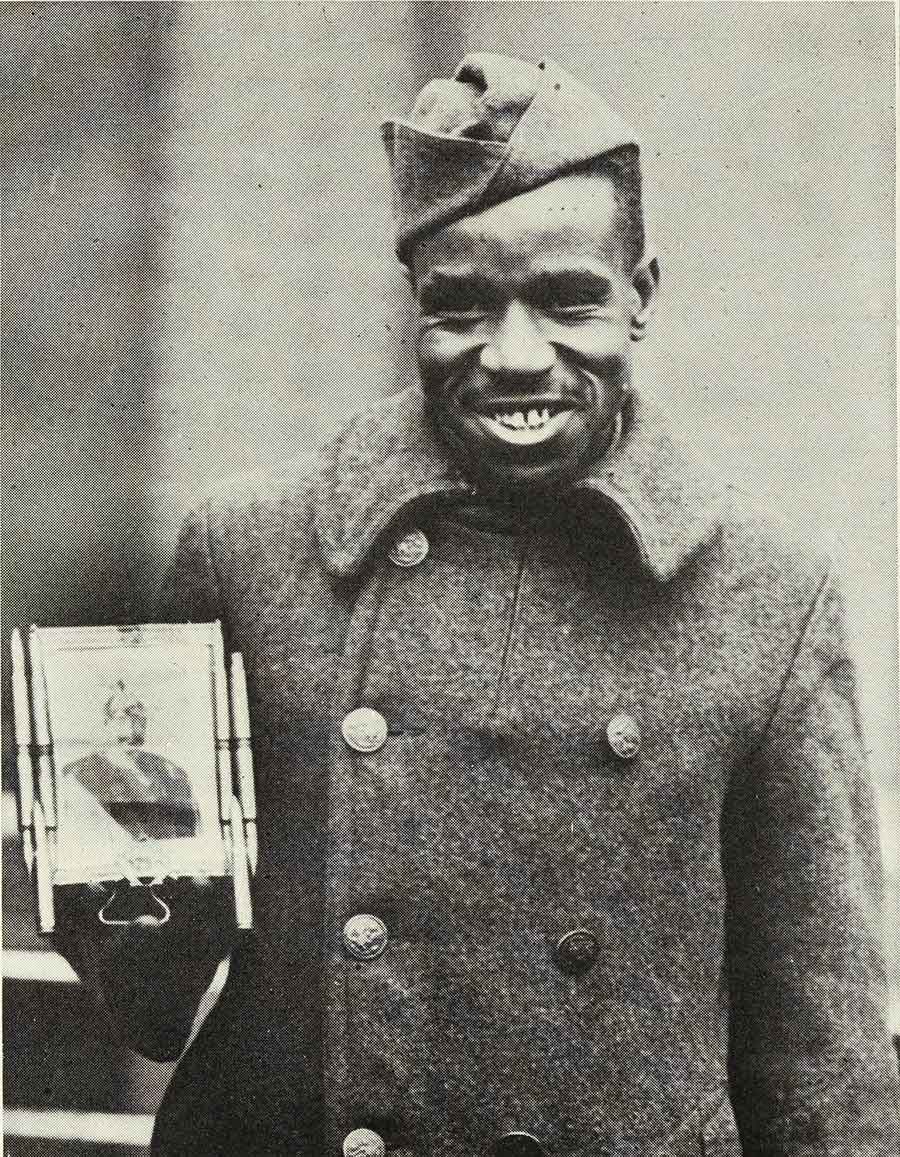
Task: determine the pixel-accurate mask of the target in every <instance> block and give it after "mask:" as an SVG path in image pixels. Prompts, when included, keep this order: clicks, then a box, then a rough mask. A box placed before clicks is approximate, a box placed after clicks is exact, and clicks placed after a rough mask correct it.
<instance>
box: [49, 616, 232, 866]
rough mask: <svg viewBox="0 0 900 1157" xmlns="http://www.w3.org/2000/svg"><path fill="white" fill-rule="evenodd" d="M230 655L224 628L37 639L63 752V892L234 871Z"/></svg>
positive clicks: (53, 738)
mask: <svg viewBox="0 0 900 1157" xmlns="http://www.w3.org/2000/svg"><path fill="white" fill-rule="evenodd" d="M220 655H221V634H220V632H219V629H218V626H217V625H215V624H200V625H193V624H189V625H184V626H143V627H83V628H65V627H64V628H43V629H40V630H35V631H33V632H32V635H31V661H32V681H33V686H34V687H36V688H38V689H39V690H38V691H37V692H36V707H38V708H39V706H40V703H39V701H40V699H41V698H42V695H41V693H40V691H41V690H43V692H44V694H45V697H46V712H47V725H48V730H49V738H50V743H51V751H52V757H51V760H52V762H51V771H52V777H53V791H54V795H55V821H56V832H55V856H54V860H55V863H54V870H53V883H54V884H80V883H87V882H93V881H109V880H118V879H122V878H125V879H128V880H130V881H132V882H138V881H139V880H142V879H145V878H148V877H149V878H164V877H166V876H186V875H191V876H222V875H225V874H227V871H228V865H227V848H226V845H225V840H224V835H223V826H222V814H223V813H222V799H221V792H222V784H221V782H220V779H219V776H218V766H217V740H219V739H223V738H224V739H225V740H226V742H227V738H228V734H227V731H226V734H225V735H224V736H223V735H222V734H221V733H222V730H223V728H222V721H220V720H218V719H217V717H216V698H217V692H218V694H219V696H220V698H221V694H222V689H221V688H217V686H216V684H217V681H219V680H224V678H225V675H224V666H223V665H221V663H220V661H219V658H220ZM41 681H43V688H41V687H40V684H41ZM225 695H226V702H227V691H226V692H225ZM36 713H37V712H36ZM229 803H230V800H226V810H225V813H224V814H225V816H227V815H228V811H227V805H228V804H229Z"/></svg>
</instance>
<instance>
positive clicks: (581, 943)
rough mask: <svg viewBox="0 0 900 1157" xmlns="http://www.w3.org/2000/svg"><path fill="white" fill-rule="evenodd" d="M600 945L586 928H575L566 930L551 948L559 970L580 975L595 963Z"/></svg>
mask: <svg viewBox="0 0 900 1157" xmlns="http://www.w3.org/2000/svg"><path fill="white" fill-rule="evenodd" d="M599 955H600V945H599V943H598V941H597V937H596V936H595V935H594V933H593V932H591V931H590V929H588V928H576V929H575V930H574V932H567V933H566V934H565V936H563V937H562V938H561V939H560V940H559V943H558V944H557V945H556V948H555V949H554V950H553V959H554V960H555V961H556V966H557V968H558V969H559V970H560V972H567V973H570V974H572V975H574V976H581V975H582V974H583V973H585V972H590V970H591V969H592V968H593V967H594V965H595V964H596V963H597V957H598V956H599Z"/></svg>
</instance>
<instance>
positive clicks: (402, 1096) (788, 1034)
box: [63, 54, 898, 1157]
mask: <svg viewBox="0 0 900 1157" xmlns="http://www.w3.org/2000/svg"><path fill="white" fill-rule="evenodd" d="M384 135H385V141H386V143H387V147H388V151H389V155H390V161H391V169H392V174H393V179H394V184H395V192H396V200H397V212H398V220H399V226H398V243H397V250H398V254H399V257H400V259H401V261H403V262H404V263H405V265H406V267H407V268H408V270H409V276H410V281H411V284H412V286H413V289H414V291H415V294H416V297H417V300H418V304H419V307H420V313H421V322H420V331H419V338H418V361H419V366H420V370H421V388H420V387H419V385H414V386H411V387H410V388H409V389H407V390H406V391H404V392H402V393H400V394H399V395H397V396H394V397H392V398H390V399H389V400H388V401H387V402H386V403H384V404H382V405H381V406H379V407H378V408H376V409H374V410H372V411H370V412H368V413H366V414H364V415H363V416H362V417H360V418H358V419H356V420H355V421H354V422H352V423H351V424H350V426H349V427H348V428H347V429H346V430H345V431H344V432H343V434H342V435H341V436H340V437H338V438H337V439H336V440H335V441H334V442H333V443H332V444H331V445H330V446H328V447H327V448H326V449H325V450H324V451H322V453H321V454H320V455H319V456H318V457H317V459H316V461H315V462H314V463H313V464H312V465H311V466H304V467H302V468H300V467H291V468H290V469H288V470H287V471H286V475H287V477H286V481H285V484H284V486H283V488H281V489H280V491H279V492H278V494H277V495H275V496H273V494H272V488H271V480H267V481H265V482H263V483H262V484H261V485H260V487H259V489H258V493H257V495H256V496H254V494H253V492H252V488H251V487H249V486H248V484H247V482H246V480H244V481H243V482H242V483H241V484H240V485H239V486H238V487H236V488H235V489H234V492H233V494H232V496H231V497H229V496H228V495H227V494H226V495H223V496H221V497H220V499H218V500H217V501H216V502H214V503H212V504H210V505H209V506H208V507H207V508H206V509H205V510H204V511H202V512H201V513H200V514H199V515H198V516H197V517H195V518H193V519H191V520H190V521H189V523H188V525H187V527H186V528H185V531H184V533H183V535H182V538H181V541H180V546H179V551H178V556H177V558H176V561H175V564H174V567H173V571H172V575H171V579H170V584H169V586H170V591H171V592H172V597H171V606H172V608H173V615H174V617H175V618H176V619H179V620H182V621H183V620H186V619H196V620H210V619H215V618H221V619H222V621H223V623H224V624H225V627H226V630H227V632H228V634H229V642H230V645H231V646H232V647H233V648H234V649H238V650H240V651H241V652H243V654H244V657H245V661H246V664H247V672H248V680H249V691H250V701H251V714H252V717H253V721H254V729H255V735H256V743H255V746H256V758H257V768H258V778H259V794H260V815H259V823H260V842H261V860H260V867H259V872H258V875H257V877H256V880H255V897H254V902H255V918H256V927H255V929H254V931H253V933H252V934H251V935H247V936H245V937H244V938H242V939H241V941H240V942H239V943H236V944H235V945H234V946H233V951H232V957H231V966H230V975H229V978H228V982H227V984H226V987H225V990H224V992H223V994H222V996H221V999H220V1000H219V1002H218V1004H217V1005H216V1007H215V1008H214V1010H213V1012H212V1013H211V1015H210V1016H209V1017H208V1019H207V1020H206V1021H205V1023H204V1024H203V1027H202V1029H201V1030H200V1032H199V1035H198V1036H197V1039H196V1040H195V1041H194V1042H193V1044H192V1046H191V1047H190V1049H189V1050H188V1051H187V1053H186V1055H185V1056H184V1057H183V1058H182V1060H181V1063H180V1065H179V1068H178V1070H177V1072H176V1075H175V1077H174V1080H173V1082H172V1084H171V1086H170V1088H169V1091H168V1093H167V1096H166V1100H165V1103H164V1105H163V1107H162V1110H161V1112H160V1114H159V1117H158V1120H157V1128H156V1136H155V1142H154V1144H155V1151H156V1153H157V1154H160V1155H174V1154H192V1155H194V1157H198V1155H208V1157H224V1155H226V1154H228V1155H231V1157H233V1155H237V1154H251V1153H252V1154H257V1155H265V1157H288V1155H291V1157H295V1155H299V1154H305V1155H308V1157H339V1155H340V1154H344V1155H346V1157H382V1155H383V1154H385V1153H390V1154H393V1155H394V1157H401V1155H402V1157H412V1155H415V1157H438V1155H439V1157H475V1155H480V1154H484V1155H485V1157H487V1155H495V1157H539V1155H541V1154H545V1155H547V1157H562V1155H566V1157H576V1155H577V1157H582V1155H583V1157H601V1155H604V1157H612V1155H614V1154H615V1155H617V1157H626V1155H627V1157H638V1155H641V1157H651V1155H654V1157H655V1155H658V1157H699V1155H701V1154H707V1155H708V1154H713V1153H715V1154H717V1155H732V1157H737V1155H739V1154H740V1153H741V1152H743V1153H745V1154H747V1155H753V1157H763V1155H765V1157H776V1155H777V1157H837V1155H838V1154H842V1155H845V1157H849V1155H851V1154H852V1155H853V1157H896V1155H897V1151H898V1150H897V1132H896V1115H895V1104H894V1097H895V1092H896V1086H895V1083H894V1071H893V1064H892V1057H891V1053H890V1048H889V1039H888V1034H887V1031H886V1028H885V1018H884V1004H885V976H884V966H883V961H882V956H881V952H880V949H879V938H880V924H879V895H880V878H879V864H878V858H879V854H878V840H877V834H876V827H875V818H874V814H873V808H872V800H871V795H870V791H869V787H868V784H867V780H866V774H865V770H864V766H863V752H862V748H861V744H860V735H859V726H858V715H857V707H856V699H855V693H854V684H853V673H852V668H851V664H850V661H849V659H848V657H847V652H846V649H845V645H844V640H843V635H842V629H841V605H840V598H839V594H838V591H837V589H836V586H835V583H834V580H833V578H832V576H831V573H830V571H829V568H828V565H827V563H826V562H825V561H824V560H822V559H821V558H819V557H818V556H817V555H815V554H811V553H810V552H809V551H808V550H805V549H804V550H800V549H798V548H796V547H795V546H793V545H792V543H791V539H790V537H789V536H786V535H785V534H783V533H782V532H781V531H778V530H775V529H774V528H773V527H772V526H771V525H770V524H769V523H768V522H767V521H766V520H764V519H760V518H758V517H757V516H756V515H755V514H754V513H753V512H752V511H751V510H750V509H749V508H748V507H747V505H746V503H745V502H744V501H743V500H742V499H741V498H740V497H735V495H734V494H733V493H730V494H729V493H726V492H725V491H724V490H723V488H722V487H721V486H720V485H719V484H717V483H716V482H715V481H713V480H711V479H710V478H708V477H707V475H706V474H705V472H704V471H703V470H702V469H699V468H697V467H696V466H695V465H693V464H692V463H691V461H690V458H689V456H688V455H687V453H686V451H685V450H684V448H683V447H682V446H681V445H680V444H678V443H677V442H676V440H675V439H674V438H673V437H672V436H671V435H670V434H669V433H667V431H666V427H665V422H664V419H663V418H662V416H661V415H660V414H658V413H657V412H656V411H655V410H654V409H653V408H652V407H650V406H649V405H647V404H646V402H644V401H642V400H641V398H640V394H639V391H637V390H635V389H634V388H633V377H634V375H633V373H632V360H633V343H635V342H636V341H638V340H639V339H640V338H642V337H643V335H644V333H645V332H646V330H647V327H648V324H649V322H650V319H651V314H652V310H653V306H654V300H655V295H656V290H657V285H658V269H657V263H656V261H655V260H654V259H653V256H652V254H651V253H650V252H649V251H648V249H647V247H646V243H645V239H644V231H643V223H642V213H641V192H640V169H639V153H638V146H637V143H636V141H635V138H634V136H633V134H632V133H631V131H630V130H629V129H628V128H627V127H626V126H625V125H624V124H623V123H622V122H621V121H620V120H619V118H618V117H617V116H615V115H614V114H613V113H612V112H611V111H610V109H609V108H608V107H607V106H606V105H605V104H604V103H603V101H601V100H600V99H599V97H597V96H596V95H595V94H594V93H593V92H591V91H590V90H589V89H587V88H585V87H584V86H582V85H581V84H580V83H579V82H578V81H576V80H575V79H574V78H572V77H571V76H569V75H568V74H567V73H566V72H564V71H563V70H562V69H561V68H559V67H558V66H557V65H555V64H553V63H552V62H550V61H546V62H542V63H540V64H538V65H537V66H532V65H528V64H524V63H522V62H519V61H514V60H510V59H507V58H504V57H498V56H492V55H487V54H479V55H473V56H470V57H467V58H466V59H465V60H464V61H463V62H462V64H461V65H460V67H459V69H458V70H457V72H456V74H455V76H454V78H453V79H452V80H437V81H434V82H432V83H431V84H429V85H428V86H426V88H425V89H424V91H423V92H422V93H421V95H420V96H419V98H418V100H417V102H416V104H415V107H414V109H413V112H412V114H411V117H410V119H408V120H393V121H389V122H388V123H387V125H386V126H385V129H384ZM208 891H209V890H207V893H204V892H203V891H202V890H198V895H197V896H195V897H193V898H191V897H189V896H187V895H182V896H180V897H175V898H174V899H173V902H172V908H173V918H172V920H171V921H170V923H169V924H168V925H167V926H166V927H165V928H164V929H162V930H160V931H159V932H157V933H151V932H150V931H147V930H130V931H128V932H117V933H112V932H108V933H106V934H105V938H100V937H98V936H96V935H94V936H93V939H91V935H90V934H89V931H88V930H87V929H85V928H80V929H77V928H72V929H70V930H69V931H68V932H67V933H66V934H65V936H64V938H63V943H64V945H65V946H66V948H67V950H68V951H69V952H70V953H71V954H72V955H73V957H74V958H75V959H76V960H78V961H80V964H81V966H82V967H83V968H84V970H85V971H86V972H87V973H89V974H90V976H91V977H92V979H93V981H94V982H95V983H96V984H97V985H99V986H105V992H106V993H107V999H108V1000H109V1001H110V1003H111V1004H112V1006H113V1007H114V1009H115V1011H116V1013H117V1015H118V1017H119V1020H120V1022H121V1023H122V1025H123V1031H124V1032H125V1034H126V1036H127V1037H128V1039H130V1040H131V1041H132V1042H133V1043H134V1044H135V1045H136V1047H139V1048H142V1049H143V1050H144V1051H146V1052H148V1053H150V1055H155V1056H159V1057H163V1056H169V1057H172V1056H175V1055H177V1054H178V1052H179V1050H180V1049H181V1048H182V1046H183V1044H184V1041H185V1038H186V1037H187V1035H188V1030H189V1028H190V1024H191V1018H192V1015H193V1013H194V1010H195V1009H196V1006H197V1002H198V1000H199V998H200V995H201V994H202V992H203V990H204V988H205V987H206V985H207V984H208V982H209V979H210V977H211V975H212V972H213V969H214V968H215V966H216V963H217V961H218V959H219V958H220V957H221V956H222V955H224V953H225V952H227V951H228V950H229V948H230V947H232V946H231V945H230V943H229V942H228V939H227V935H226V932H225V928H226V925H227V918H226V917H225V915H224V914H223V913H217V912H216V910H215V902H214V897H213V896H212V895H209V894H208Z"/></svg>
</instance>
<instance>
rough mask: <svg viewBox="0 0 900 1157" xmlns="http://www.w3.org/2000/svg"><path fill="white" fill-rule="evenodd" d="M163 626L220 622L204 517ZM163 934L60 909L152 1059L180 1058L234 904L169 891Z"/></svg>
mask: <svg viewBox="0 0 900 1157" xmlns="http://www.w3.org/2000/svg"><path fill="white" fill-rule="evenodd" d="M154 617H155V619H156V621H159V622H162V621H172V622H190V621H193V622H206V621H212V620H214V619H217V618H221V610H220V607H219V600H218V595H217V583H216V580H215V575H214V573H213V568H212V565H211V558H210V551H209V529H208V521H207V518H206V516H205V515H203V514H201V515H198V516H196V517H193V516H192V517H191V518H189V519H188V520H187V522H186V523H185V525H184V528H183V530H182V533H181V536H180V538H179V542H178V546H177V548H176V553H175V557H174V560H173V562H172V564H171V566H170V567H169V571H168V574H167V576H166V579H165V582H164V586H163V592H162V597H161V599H160V600H159V603H158V605H157V610H156V613H155V616H154ZM170 892H171V895H170V908H171V912H172V915H171V919H170V920H169V922H168V923H167V924H166V925H165V926H164V927H163V928H161V929H159V930H158V931H157V930H153V929H145V928H129V929H112V928H103V927H101V926H100V925H99V924H98V922H97V915H96V914H97V900H96V897H95V896H94V895H92V894H90V893H88V892H85V891H83V890H74V889H73V890H72V895H71V896H70V897H69V899H68V902H67V903H66V904H65V905H64V907H63V908H62V910H61V912H60V919H59V922H58V932H57V934H56V946H57V947H58V948H59V950H60V951H61V952H62V953H63V954H64V955H65V956H66V957H67V958H68V959H69V961H70V962H71V964H72V966H73V968H74V969H75V970H76V972H78V974H79V976H80V977H81V979H82V981H83V982H84V983H85V985H86V986H87V987H88V988H89V989H90V990H91V991H92V993H93V994H94V996H95V997H96V998H97V999H98V1000H99V1002H100V1004H101V1005H102V1006H103V1007H104V1008H105V1009H106V1011H107V1013H108V1014H109V1018H110V1020H111V1022H112V1025H113V1027H114V1029H115V1031H116V1033H117V1035H118V1036H119V1037H120V1038H121V1039H122V1040H123V1042H124V1043H126V1044H128V1045H129V1046H130V1047H132V1048H134V1049H136V1050H137V1051H138V1052H141V1053H143V1054H145V1055H146V1056H149V1057H152V1058H153V1059H154V1060H169V1059H173V1058H174V1057H176V1056H178V1054H179V1053H180V1052H181V1050H182V1048H183V1047H184V1045H185V1042H186V1041H187V1039H188V1034H189V1032H190V1029H191V1025H192V1022H193V1019H194V1016H195V1014H196V1012H197V1008H198V1005H199V1002H200V999H201V997H202V996H203V994H204V992H205V991H206V990H207V988H208V987H209V984H210V982H211V980H212V977H213V974H214V972H215V969H216V967H217V966H218V964H219V961H221V960H222V959H224V957H225V956H227V955H228V954H229V952H230V950H231V936H232V927H233V923H234V916H233V899H232V898H231V897H230V895H229V893H228V890H227V889H223V888H221V887H219V886H218V884H216V883H209V884H205V885H200V886H195V885H194V884H192V882H191V881H189V880H180V881H177V882H176V883H175V884H173V885H171V886H170Z"/></svg>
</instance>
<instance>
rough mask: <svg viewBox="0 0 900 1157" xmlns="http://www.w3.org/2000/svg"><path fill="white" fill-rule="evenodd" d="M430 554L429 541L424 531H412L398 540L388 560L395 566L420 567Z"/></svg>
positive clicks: (389, 553) (389, 552) (390, 551)
mask: <svg viewBox="0 0 900 1157" xmlns="http://www.w3.org/2000/svg"><path fill="white" fill-rule="evenodd" d="M427 554H428V539H427V538H426V537H425V533H424V531H421V530H411V531H410V532H409V534H404V535H403V537H402V538H398V539H397V541H396V542H395V543H394V545H393V546H392V547H391V549H390V550H389V551H388V558H389V559H390V560H391V562H392V563H393V564H394V566H418V565H419V563H420V562H423V561H424V560H425V556H426V555H427Z"/></svg>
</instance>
